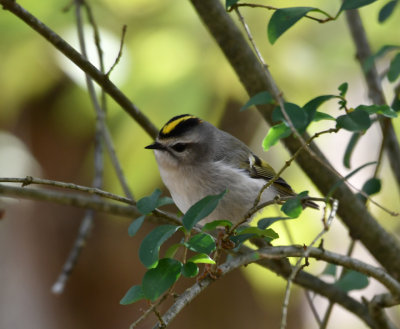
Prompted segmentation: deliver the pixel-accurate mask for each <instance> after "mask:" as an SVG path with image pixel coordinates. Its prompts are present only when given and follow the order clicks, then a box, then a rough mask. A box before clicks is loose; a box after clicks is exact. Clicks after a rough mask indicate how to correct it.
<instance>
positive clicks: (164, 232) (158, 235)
mask: <svg viewBox="0 0 400 329" xmlns="http://www.w3.org/2000/svg"><path fill="white" fill-rule="evenodd" d="M179 228H181V226H175V225H161V226H158V227H156V228H155V229H154V230H153V231H151V232H150V233H149V234H148V235H147V236H146V237H145V238H144V239H143V241H142V243H141V245H140V248H139V258H140V261H141V262H142V263H143V265H144V266H146V267H147V268H149V267H153V266H154V265H155V264H157V261H158V253H159V251H160V247H161V245H162V244H163V243H164V242H165V241H166V240H167V239H169V238H170V237H171V236H172V235H173V234H174V233H175V232H176V231H177V230H179Z"/></svg>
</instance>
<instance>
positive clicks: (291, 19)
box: [267, 7, 316, 44]
mask: <svg viewBox="0 0 400 329" xmlns="http://www.w3.org/2000/svg"><path fill="white" fill-rule="evenodd" d="M313 10H316V8H313V7H291V8H282V9H278V10H277V11H275V12H274V13H273V15H272V17H271V19H270V21H269V23H268V28H267V33H268V40H269V42H270V43H271V44H274V43H275V41H276V40H277V39H278V38H279V37H280V36H281V35H282V34H283V33H284V32H286V31H287V30H288V29H289V28H290V27H292V26H293V25H294V24H295V23H296V22H297V21H298V20H300V19H301V18H302V17H304V16H305V15H306V14H307V13H308V12H310V11H313Z"/></svg>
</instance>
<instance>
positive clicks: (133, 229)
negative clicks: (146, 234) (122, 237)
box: [128, 215, 146, 236]
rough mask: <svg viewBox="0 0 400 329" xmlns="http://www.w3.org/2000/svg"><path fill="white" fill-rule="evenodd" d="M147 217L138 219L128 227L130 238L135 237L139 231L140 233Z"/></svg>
mask: <svg viewBox="0 0 400 329" xmlns="http://www.w3.org/2000/svg"><path fill="white" fill-rule="evenodd" d="M145 218H146V215H142V216H140V217H139V218H136V219H135V220H134V221H133V222H132V223H131V224H130V225H129V227H128V234H129V236H134V235H135V234H136V233H137V231H139V229H140V227H141V226H142V224H143V222H144V219H145Z"/></svg>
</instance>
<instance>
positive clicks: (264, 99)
mask: <svg viewBox="0 0 400 329" xmlns="http://www.w3.org/2000/svg"><path fill="white" fill-rule="evenodd" d="M274 103H275V100H274V98H273V97H272V96H271V94H270V93H269V92H268V91H262V92H260V93H258V94H256V95H254V96H253V97H251V98H250V99H249V100H248V102H247V103H246V104H244V105H243V106H242V107H241V109H240V111H244V110H247V109H248V108H249V107H251V106H253V105H262V104H274Z"/></svg>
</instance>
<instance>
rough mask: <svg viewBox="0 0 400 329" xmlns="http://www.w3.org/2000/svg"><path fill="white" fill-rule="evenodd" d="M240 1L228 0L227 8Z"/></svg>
mask: <svg viewBox="0 0 400 329" xmlns="http://www.w3.org/2000/svg"><path fill="white" fill-rule="evenodd" d="M238 2H239V0H226V1H225V8H226V9H228V8H229V7H231V6H233V5H234V4H236V3H238Z"/></svg>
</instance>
